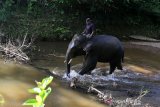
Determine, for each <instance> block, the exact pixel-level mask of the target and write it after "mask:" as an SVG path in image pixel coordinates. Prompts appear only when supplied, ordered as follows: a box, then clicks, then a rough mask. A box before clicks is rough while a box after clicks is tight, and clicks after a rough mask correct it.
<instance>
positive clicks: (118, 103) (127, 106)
mask: <svg viewBox="0 0 160 107" xmlns="http://www.w3.org/2000/svg"><path fill="white" fill-rule="evenodd" d="M88 92H96V93H97V97H98V100H100V101H101V102H103V103H105V104H107V105H110V106H112V107H135V106H141V107H151V106H150V105H149V104H142V103H141V99H142V97H143V96H145V95H146V94H147V93H148V92H149V91H148V90H145V91H143V90H141V92H140V95H139V96H138V97H137V98H135V99H134V98H126V99H125V100H116V99H115V98H113V97H112V95H111V94H108V93H103V92H101V91H100V90H98V89H96V88H94V87H93V85H92V86H90V87H89V89H88Z"/></svg>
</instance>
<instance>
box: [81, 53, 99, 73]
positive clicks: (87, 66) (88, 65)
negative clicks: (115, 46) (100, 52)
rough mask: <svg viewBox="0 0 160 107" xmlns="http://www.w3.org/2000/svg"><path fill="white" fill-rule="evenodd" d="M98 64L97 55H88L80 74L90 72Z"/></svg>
mask: <svg viewBox="0 0 160 107" xmlns="http://www.w3.org/2000/svg"><path fill="white" fill-rule="evenodd" d="M96 64H97V57H94V56H87V58H86V60H85V62H84V64H83V67H82V69H81V70H80V71H79V74H81V75H83V74H86V73H90V72H91V71H92V70H93V69H94V68H95V67H96Z"/></svg>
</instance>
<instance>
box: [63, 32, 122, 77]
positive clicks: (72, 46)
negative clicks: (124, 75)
mask: <svg viewBox="0 0 160 107" xmlns="http://www.w3.org/2000/svg"><path fill="white" fill-rule="evenodd" d="M81 55H84V59H85V61H84V63H83V66H82V69H81V70H80V71H79V74H81V75H83V74H85V73H90V72H91V70H93V69H94V68H95V67H96V64H97V62H106V63H107V62H108V63H109V64H110V71H109V74H112V73H113V72H114V70H115V68H116V67H117V68H118V69H120V70H122V64H121V63H122V62H123V58H124V49H123V46H122V44H121V42H120V41H119V40H118V39H117V38H116V37H114V36H110V35H96V36H94V37H92V38H87V37H86V36H84V35H77V34H76V35H75V36H74V37H73V38H72V40H71V42H70V43H69V45H68V49H67V52H66V60H65V61H66V64H67V76H68V77H69V73H70V63H71V60H72V58H74V57H76V56H81Z"/></svg>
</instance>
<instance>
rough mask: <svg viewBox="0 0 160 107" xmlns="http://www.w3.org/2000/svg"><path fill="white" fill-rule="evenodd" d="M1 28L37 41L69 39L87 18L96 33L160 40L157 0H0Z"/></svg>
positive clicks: (6, 32) (159, 18) (80, 28)
mask: <svg viewBox="0 0 160 107" xmlns="http://www.w3.org/2000/svg"><path fill="white" fill-rule="evenodd" d="M0 6H1V8H0V28H1V32H3V33H5V35H7V36H9V37H10V36H13V37H17V36H19V35H24V34H25V33H26V32H28V34H29V35H35V36H36V37H37V38H38V39H40V40H70V39H71V37H72V36H73V35H74V34H75V33H81V32H82V30H83V29H84V26H85V19H86V18H87V17H90V18H91V19H93V21H94V23H95V25H96V33H97V34H112V35H116V36H118V37H119V38H123V39H126V38H127V37H128V36H130V35H142V36H147V37H153V38H160V35H159V34H160V32H159V31H160V27H159V24H160V2H159V0H1V2H0Z"/></svg>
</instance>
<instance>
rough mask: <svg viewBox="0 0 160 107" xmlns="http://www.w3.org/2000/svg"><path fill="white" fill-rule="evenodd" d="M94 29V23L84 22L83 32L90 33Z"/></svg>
mask: <svg viewBox="0 0 160 107" xmlns="http://www.w3.org/2000/svg"><path fill="white" fill-rule="evenodd" d="M94 30H95V25H94V24H93V23H88V24H86V27H85V30H84V34H86V35H87V34H91V33H92V32H93V31H94Z"/></svg>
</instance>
